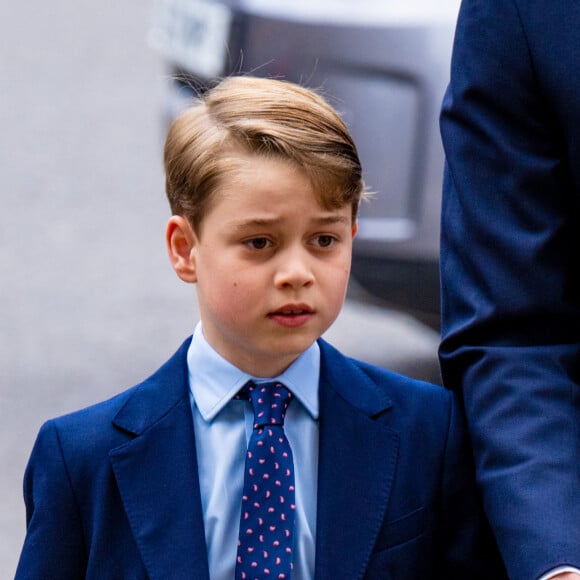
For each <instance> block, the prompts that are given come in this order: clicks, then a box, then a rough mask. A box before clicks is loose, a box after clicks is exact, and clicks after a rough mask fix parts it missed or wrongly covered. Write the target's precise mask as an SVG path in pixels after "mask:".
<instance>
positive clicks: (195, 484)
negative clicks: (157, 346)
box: [109, 343, 209, 580]
mask: <svg viewBox="0 0 580 580" xmlns="http://www.w3.org/2000/svg"><path fill="white" fill-rule="evenodd" d="M187 346H188V343H186V344H184V345H183V346H182V348H181V349H180V350H179V351H178V352H177V353H176V354H175V355H174V357H173V358H172V359H170V361H169V362H168V363H166V364H165V365H164V366H163V367H162V368H161V369H160V370H159V371H158V372H157V373H156V374H155V375H154V376H153V377H151V378H150V379H148V380H147V381H146V382H145V383H143V384H142V385H140V386H139V387H137V389H136V391H135V393H134V394H133V396H132V397H131V398H130V399H129V400H128V402H127V403H126V405H125V406H124V407H123V408H122V409H121V411H120V412H119V414H118V415H117V417H116V419H115V425H116V426H117V427H118V428H120V429H122V430H125V431H128V432H130V433H132V434H134V435H135V438H134V439H132V440H131V441H130V442H129V443H127V444H124V445H122V446H121V447H118V448H116V449H113V450H112V451H111V452H110V453H109V455H110V459H111V463H112V465H113V470H114V472H115V476H116V478H117V484H118V486H119V491H120V494H121V498H122V501H123V504H124V506H125V510H126V513H127V517H128V519H129V523H130V525H131V529H132V531H133V535H134V537H135V541H136V543H137V546H138V548H139V550H140V552H141V555H142V558H143V562H144V564H145V566H146V568H147V572H148V574H149V576H150V577H151V579H152V580H153V579H165V578H186V577H195V578H199V579H207V580H209V571H208V564H207V551H206V546H205V534H204V527H203V514H202V508H201V499H200V490H199V480H198V474H197V459H196V453H195V441H194V434H193V422H192V416H191V406H190V402H189V395H188V388H187V366H186V352H187Z"/></svg>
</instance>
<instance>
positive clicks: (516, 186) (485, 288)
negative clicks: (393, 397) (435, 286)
mask: <svg viewBox="0 0 580 580" xmlns="http://www.w3.org/2000/svg"><path fill="white" fill-rule="evenodd" d="M579 30H580V2H578V1H577V0H485V1H481V0H464V2H463V5H462V8H461V12H460V17H459V23H458V27H457V31H456V38H455V46H454V52H453V61H452V70H451V83H450V86H449V89H448V92H447V94H446V97H445V100H444V103H443V111H442V117H441V131H442V136H443V143H444V147H445V152H446V155H447V168H446V173H445V180H444V194H443V212H442V238H441V273H442V301H443V303H442V328H443V340H442V344H441V348H440V357H441V366H442V371H443V377H444V382H445V384H446V386H448V387H451V388H453V389H456V390H458V391H461V392H462V393H463V396H464V400H465V408H466V412H467V418H468V423H469V430H470V432H471V436H472V439H473V445H474V450H475V456H476V465H477V473H478V479H479V481H480V483H481V486H482V490H483V494H484V502H485V508H486V510H487V514H488V516H489V519H490V522H491V524H492V527H493V529H494V532H495V534H496V537H497V541H498V544H499V546H500V549H501V551H502V554H503V556H504V559H505V562H506V565H507V567H508V571H509V573H510V577H513V578H515V579H520V578H521V579H522V580H524V579H525V580H529V579H532V578H537V577H538V576H539V575H540V574H542V573H544V572H545V571H546V570H548V569H551V568H552V567H553V566H556V565H558V564H572V565H575V566H576V567H580V388H579V384H580V267H579V262H578V248H579V247H580V195H579V194H580V33H579Z"/></svg>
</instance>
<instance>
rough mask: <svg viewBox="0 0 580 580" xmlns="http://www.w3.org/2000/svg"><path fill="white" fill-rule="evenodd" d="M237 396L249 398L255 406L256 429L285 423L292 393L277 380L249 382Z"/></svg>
mask: <svg viewBox="0 0 580 580" xmlns="http://www.w3.org/2000/svg"><path fill="white" fill-rule="evenodd" d="M237 398H239V399H249V400H250V402H251V403H252V406H253V408H254V429H257V428H260V427H265V426H266V425H270V426H272V425H284V417H285V416H286V409H287V408H288V405H289V404H290V399H292V393H291V392H290V391H289V390H288V389H287V388H286V387H285V386H284V385H283V384H282V383H279V382H277V381H273V382H270V383H254V382H253V381H249V382H247V383H246V384H245V385H244V387H243V388H242V390H241V391H240V392H239V394H238V396H237Z"/></svg>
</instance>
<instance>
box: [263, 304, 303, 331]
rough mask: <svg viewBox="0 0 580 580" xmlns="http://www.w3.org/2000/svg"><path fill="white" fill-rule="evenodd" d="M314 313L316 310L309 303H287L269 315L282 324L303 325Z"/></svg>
mask: <svg viewBox="0 0 580 580" xmlns="http://www.w3.org/2000/svg"><path fill="white" fill-rule="evenodd" d="M313 314H314V310H313V309H312V308H310V306H308V305H307V304H286V305H284V306H282V307H281V308H278V309H277V310H274V311H273V312H271V313H270V314H269V315H268V317H269V318H270V319H272V320H274V321H276V322H277V323H278V324H280V325H282V326H301V325H302V324H305V323H306V322H307V321H308V320H309V319H310V318H311V316H312V315H313Z"/></svg>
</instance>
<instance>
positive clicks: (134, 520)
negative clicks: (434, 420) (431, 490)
mask: <svg viewBox="0 0 580 580" xmlns="http://www.w3.org/2000/svg"><path fill="white" fill-rule="evenodd" d="M319 344H320V347H321V375H320V395H319V396H320V451H319V474H318V508H317V533H316V536H317V540H316V573H315V576H316V578H320V579H325V578H353V579H356V578H362V577H363V575H364V571H365V569H366V566H367V563H368V560H369V558H370V555H371V552H372V548H373V546H374V544H375V541H376V536H377V534H378V531H379V529H380V526H381V522H382V520H383V517H384V514H385V510H386V506H387V503H388V498H389V494H390V489H391V483H392V480H393V475H394V470H395V465H396V460H397V452H398V435H397V433H395V432H393V431H392V430H390V429H388V428H387V427H385V426H384V425H383V424H382V423H381V422H380V421H377V420H375V419H376V417H377V416H378V415H380V414H381V413H383V412H385V411H388V409H389V408H390V407H391V402H390V400H389V398H388V397H387V396H386V394H385V393H384V391H382V390H380V389H379V388H378V387H377V386H376V385H375V384H374V382H373V381H372V380H370V379H369V377H368V376H367V375H366V374H365V373H364V372H363V371H361V370H360V368H359V367H358V366H357V365H356V364H355V363H353V362H352V361H350V360H349V359H348V358H346V357H344V356H343V355H341V354H340V353H339V352H338V351H336V350H335V349H334V348H332V347H331V346H330V345H328V344H327V343H326V342H324V341H323V340H320V341H319ZM188 346H189V340H187V341H186V342H185V343H184V344H183V345H182V346H181V348H180V349H179V350H178V351H177V353H176V354H175V355H174V356H173V357H172V358H171V359H170V360H169V361H168V362H167V363H166V364H165V365H164V366H163V367H161V369H159V371H157V373H155V374H154V375H153V376H152V377H151V378H149V379H148V380H146V381H145V382H144V383H142V384H141V385H139V386H138V387H136V389H135V390H134V392H133V393H132V396H131V397H130V398H129V399H128V400H127V402H126V404H125V405H124V406H123V407H122V408H121V410H120V411H119V413H118V414H117V416H116V417H115V420H114V424H115V426H116V427H117V428H119V429H121V430H123V431H125V432H128V433H130V434H132V435H133V436H134V438H133V439H131V440H130V441H129V442H128V443H125V444H124V445H122V446H120V447H117V448H115V449H113V450H111V452H110V453H109V455H110V459H111V463H112V465H113V470H114V473H115V476H116V479H117V484H118V487H119V491H120V494H121V498H122V501H123V504H124V506H125V510H126V513H127V517H128V519H129V523H130V525H131V528H132V531H133V534H134V537H135V540H136V543H137V546H138V548H139V550H140V552H141V556H142V558H143V562H144V563H145V566H146V568H147V572H148V574H149V576H150V577H151V579H152V580H155V579H161V578H170V577H188V576H194V577H195V578H198V579H200V580H209V571H208V564H207V550H206V545H205V533H204V526H203V514H202V507H201V498H200V489H199V479H198V474H197V457H196V452H195V440H194V433H193V420H192V416H191V404H190V400H189V394H188V379H187V361H186V355H187V348H188ZM337 555H340V557H337Z"/></svg>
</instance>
